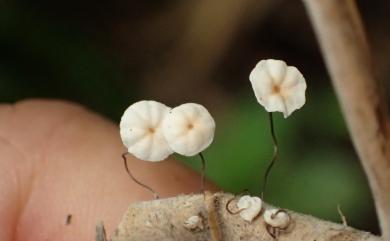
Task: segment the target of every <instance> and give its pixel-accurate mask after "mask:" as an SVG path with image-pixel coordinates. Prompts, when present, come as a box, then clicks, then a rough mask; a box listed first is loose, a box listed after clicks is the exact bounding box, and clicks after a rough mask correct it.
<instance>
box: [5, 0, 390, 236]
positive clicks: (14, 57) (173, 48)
mask: <svg viewBox="0 0 390 241" xmlns="http://www.w3.org/2000/svg"><path fill="white" fill-rule="evenodd" d="M360 4H361V9H362V10H363V11H362V13H363V17H364V19H365V21H366V23H367V26H368V33H369V36H370V39H371V40H372V42H373V46H374V53H375V54H376V56H377V58H376V59H377V60H378V61H377V63H378V64H377V68H378V76H379V77H381V76H382V77H383V76H388V71H389V69H390V68H389V61H383V60H384V59H385V57H387V59H388V56H389V55H390V54H389V53H390V47H389V46H390V45H388V42H389V39H390V32H389V28H388V26H387V25H386V24H384V23H386V22H387V23H388V22H389V21H388V18H389V16H390V15H389V14H388V12H389V11H388V10H389V7H390V4H389V2H387V1H380V0H376V1H360ZM263 58H279V59H284V60H286V62H287V63H288V64H289V65H294V66H297V67H298V69H299V70H300V71H302V73H303V75H304V76H305V78H306V79H307V83H308V91H307V93H308V95H307V104H306V105H305V106H304V107H303V108H302V109H301V110H299V111H297V112H296V113H294V114H292V116H291V117H289V118H288V119H283V118H282V116H281V115H277V116H276V123H275V124H276V132H277V136H278V139H279V142H280V159H279V161H278V162H277V163H276V165H275V167H274V169H273V170H272V172H271V176H270V180H269V186H268V190H267V193H266V201H269V202H271V203H274V204H276V205H280V206H282V207H286V208H290V209H294V210H296V211H301V212H305V213H308V214H313V215H316V216H319V217H322V218H325V219H331V220H334V221H339V220H340V218H339V216H338V213H337V204H340V205H341V209H342V210H343V212H344V214H345V216H346V217H347V220H348V221H349V223H350V224H351V225H352V226H355V227H357V228H361V229H370V231H374V232H377V223H376V218H375V212H374V209H373V203H372V200H371V198H370V193H369V190H368V187H367V181H366V179H365V177H364V174H363V172H362V168H361V166H360V163H359V162H358V158H357V156H356V154H355V152H354V150H353V147H352V144H351V141H350V138H349V136H348V133H347V130H346V126H345V124H344V122H343V119H342V115H341V113H340V110H339V107H338V104H337V101H336V98H335V95H334V93H333V91H332V89H331V84H330V80H329V77H328V76H327V74H326V70H325V67H324V64H323V62H322V60H321V55H320V52H319V50H318V47H317V44H316V40H315V38H314V34H313V32H312V30H311V26H310V23H309V21H308V19H307V17H306V13H305V12H304V8H303V6H302V5H301V4H297V2H294V1H287V0H284V1H283V0H269V1H255V0H246V1H236V0H215V1H208V0H205V1H153V2H150V1H121V0H113V1H109V2H96V1H88V0H84V1H61V0H60V1H48V0H39V1H26V0H18V1H12V2H11V1H7V0H6V1H3V2H1V3H0V101H1V102H15V101H18V100H21V99H24V98H31V97H50V98H61V99H66V100H70V101H75V102H78V103H80V104H82V105H85V106H87V107H89V108H91V109H93V110H95V111H97V112H100V113H103V114H104V115H106V116H107V117H108V118H111V119H112V120H114V121H115V122H118V120H119V117H120V116H121V114H122V112H123V110H125V108H126V107H127V106H128V105H129V104H130V103H132V102H134V101H135V100H139V99H156V100H159V101H162V102H164V103H166V104H168V105H171V106H174V105H176V104H180V103H183V102H199V103H201V104H204V105H205V106H206V107H207V108H208V109H210V110H211V112H212V114H213V115H214V116H215V118H216V122H217V130H216V137H215V141H214V144H212V145H211V147H210V148H209V149H207V150H206V152H205V153H204V154H205V156H206V158H207V175H208V177H209V178H210V179H212V180H214V181H215V182H216V183H217V184H219V185H220V186H221V187H222V188H223V189H225V190H228V191H232V192H236V193H239V192H241V191H242V190H244V189H246V188H249V190H250V191H251V192H252V193H254V194H259V193H260V191H261V190H260V188H261V184H262V179H263V174H264V171H265V168H266V166H267V165H268V163H269V161H270V159H271V156H272V150H273V149H272V148H273V147H272V141H271V136H270V132H269V123H268V117H267V113H266V112H265V110H264V109H263V108H262V107H261V106H260V105H259V104H257V103H256V99H255V97H254V94H253V92H252V90H251V87H250V84H249V80H248V75H249V72H250V70H251V69H252V68H253V67H254V65H255V64H256V62H257V61H259V60H260V59H263ZM386 83H388V82H386ZM118 138H119V135H118ZM119 156H120V153H118V161H120V158H119ZM177 158H178V159H179V160H183V163H185V164H186V165H190V166H191V167H194V168H199V160H198V158H197V157H195V158H191V159H190V160H188V159H185V158H184V157H182V156H177ZM113 161H114V160H113Z"/></svg>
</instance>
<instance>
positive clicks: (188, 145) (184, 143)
mask: <svg viewBox="0 0 390 241" xmlns="http://www.w3.org/2000/svg"><path fill="white" fill-rule="evenodd" d="M214 131H215V122H214V119H213V117H212V116H211V115H210V113H209V112H208V111H207V109H206V108H205V107H203V106H202V105H199V104H194V103H186V104H182V105H180V106H178V107H175V108H173V109H172V110H171V111H170V112H169V114H168V115H167V116H166V118H165V120H164V122H163V133H164V136H165V138H166V140H167V142H168V145H169V146H170V147H171V148H172V150H174V151H175V152H177V153H179V154H181V155H184V156H194V155H196V154H199V153H200V152H201V151H203V150H204V149H206V148H207V147H208V146H209V145H210V144H211V142H212V141H213V138H214Z"/></svg>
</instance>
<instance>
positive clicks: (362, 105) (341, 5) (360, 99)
mask: <svg viewBox="0 0 390 241" xmlns="http://www.w3.org/2000/svg"><path fill="white" fill-rule="evenodd" d="M303 2H304V3H305V5H306V8H307V11H308V13H309V16H310V18H311V21H312V23H313V26H314V29H315V32H316V34H317V38H318V41H319V43H320V46H321V49H322V52H323V55H324V58H325V61H326V65H327V67H328V70H329V72H330V75H331V77H332V81H333V85H334V87H335V89H336V93H337V95H338V98H339V101H340V103H341V107H342V110H343V112H344V116H345V118H346V121H347V125H348V128H349V131H350V133H351V136H352V140H353V143H354V146H355V148H356V150H357V152H358V155H359V157H360V159H361V162H362V164H363V167H364V170H365V172H366V174H367V177H368V181H369V184H370V187H371V190H372V193H373V196H374V199H375V205H376V210H377V213H378V217H379V221H380V226H381V229H382V234H383V237H384V240H390V148H389V147H390V145H389V143H390V141H389V135H388V133H389V132H388V131H389V119H388V116H387V114H386V111H385V106H386V105H385V102H384V101H382V98H383V97H382V96H381V94H380V93H381V91H380V89H379V84H378V82H376V80H375V78H374V72H373V62H372V59H371V56H370V50H369V46H368V42H367V39H366V37H365V32H364V28H363V25H362V22H361V19H360V16H359V12H358V9H357V6H356V4H355V1H353V0H303Z"/></svg>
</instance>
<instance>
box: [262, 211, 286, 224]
mask: <svg viewBox="0 0 390 241" xmlns="http://www.w3.org/2000/svg"><path fill="white" fill-rule="evenodd" d="M263 218H264V221H265V222H266V223H267V224H269V225H270V226H271V227H274V228H280V229H285V228H287V227H288V225H289V224H290V216H289V215H288V213H287V212H286V211H284V210H281V209H269V210H266V211H265V212H264V215H263Z"/></svg>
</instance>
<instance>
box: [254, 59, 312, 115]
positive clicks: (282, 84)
mask: <svg viewBox="0 0 390 241" xmlns="http://www.w3.org/2000/svg"><path fill="white" fill-rule="evenodd" d="M249 80H250V82H251V84H252V88H253V90H254V92H255V96H256V98H257V101H258V102H259V103H260V104H261V105H262V106H264V108H265V109H266V110H267V111H268V112H275V111H278V112H283V115H284V117H285V118H287V117H288V116H289V115H290V114H291V113H292V112H294V111H295V110H297V109H300V108H301V107H302V106H303V105H304V104H305V102H306V98H305V91H306V81H305V78H304V77H303V75H302V74H301V72H299V70H298V69H297V68H295V67H293V66H287V64H286V63H285V62H284V61H282V60H275V59H267V60H261V61H260V62H259V63H258V64H257V65H256V67H255V68H254V69H253V70H252V72H251V73H250V75H249Z"/></svg>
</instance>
